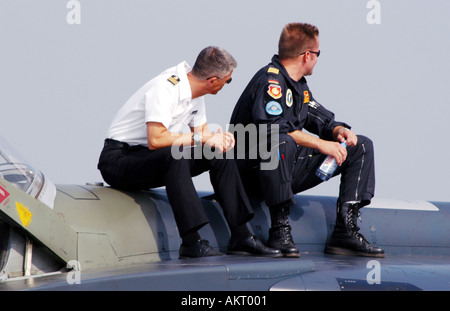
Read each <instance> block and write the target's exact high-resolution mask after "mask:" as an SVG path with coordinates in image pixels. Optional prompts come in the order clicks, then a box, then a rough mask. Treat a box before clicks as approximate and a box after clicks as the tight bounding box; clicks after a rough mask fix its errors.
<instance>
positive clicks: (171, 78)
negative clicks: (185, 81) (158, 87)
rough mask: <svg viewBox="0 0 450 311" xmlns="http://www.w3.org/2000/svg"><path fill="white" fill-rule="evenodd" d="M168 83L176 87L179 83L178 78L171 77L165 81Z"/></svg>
mask: <svg viewBox="0 0 450 311" xmlns="http://www.w3.org/2000/svg"><path fill="white" fill-rule="evenodd" d="M167 81H169V82H170V83H172V84H173V85H177V84H178V82H180V78H178V77H177V76H176V75H172V76H171V77H170V78H169V79H167Z"/></svg>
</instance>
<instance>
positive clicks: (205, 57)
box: [192, 46, 237, 79]
mask: <svg viewBox="0 0 450 311" xmlns="http://www.w3.org/2000/svg"><path fill="white" fill-rule="evenodd" d="M236 67H237V62H236V60H235V59H234V58H233V56H231V54H230V53H228V52H227V51H226V50H224V49H222V48H219V47H217V46H209V47H206V48H204V49H203V50H202V51H201V52H200V54H198V56H197V60H196V61H195V64H194V67H192V74H193V75H194V76H195V77H197V78H198V79H207V78H210V77H218V78H220V79H223V78H224V77H226V76H227V75H228V74H229V73H230V71H231V70H233V69H234V68H236Z"/></svg>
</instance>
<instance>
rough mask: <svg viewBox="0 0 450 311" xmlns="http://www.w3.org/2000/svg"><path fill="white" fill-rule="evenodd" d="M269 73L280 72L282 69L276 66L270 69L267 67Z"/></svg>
mask: <svg viewBox="0 0 450 311" xmlns="http://www.w3.org/2000/svg"><path fill="white" fill-rule="evenodd" d="M267 72H268V73H274V74H276V75H277V74H278V73H279V72H280V69H277V68H275V67H269V69H267Z"/></svg>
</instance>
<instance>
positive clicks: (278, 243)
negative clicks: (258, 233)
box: [267, 206, 300, 258]
mask: <svg viewBox="0 0 450 311" xmlns="http://www.w3.org/2000/svg"><path fill="white" fill-rule="evenodd" d="M288 215H289V206H283V207H279V206H277V207H271V208H270V219H271V222H272V225H271V228H270V229H269V239H268V240H267V245H268V246H269V247H272V248H275V249H279V250H280V251H281V253H282V254H283V256H284V257H295V258H298V257H300V252H299V250H298V248H297V247H296V246H295V243H294V241H293V239H292V235H291V226H290V225H289V219H288Z"/></svg>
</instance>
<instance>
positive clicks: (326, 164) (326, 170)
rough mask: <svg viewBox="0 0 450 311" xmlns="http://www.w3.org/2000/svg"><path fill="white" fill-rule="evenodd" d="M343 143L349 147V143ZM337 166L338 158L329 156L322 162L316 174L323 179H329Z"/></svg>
mask: <svg viewBox="0 0 450 311" xmlns="http://www.w3.org/2000/svg"><path fill="white" fill-rule="evenodd" d="M341 145H342V146H344V147H345V148H347V144H346V143H345V141H344V142H343V143H341ZM337 167H338V165H337V163H336V159H335V158H333V157H332V156H328V157H326V159H325V160H323V162H322V164H321V165H320V166H319V168H318V169H317V170H316V175H317V177H319V178H320V179H322V180H323V181H327V180H328V179H330V178H331V176H333V174H334V171H336V169H337Z"/></svg>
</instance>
